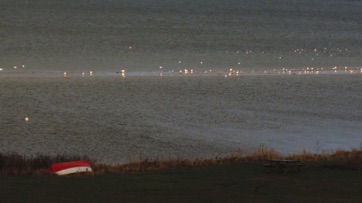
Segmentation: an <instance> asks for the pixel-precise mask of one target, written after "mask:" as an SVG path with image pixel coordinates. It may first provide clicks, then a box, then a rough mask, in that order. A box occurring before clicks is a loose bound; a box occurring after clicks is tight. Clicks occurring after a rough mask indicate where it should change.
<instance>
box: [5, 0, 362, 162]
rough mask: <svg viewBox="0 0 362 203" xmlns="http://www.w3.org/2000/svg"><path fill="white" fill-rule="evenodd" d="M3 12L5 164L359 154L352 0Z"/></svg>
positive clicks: (19, 1) (48, 5)
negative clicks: (41, 158)
mask: <svg viewBox="0 0 362 203" xmlns="http://www.w3.org/2000/svg"><path fill="white" fill-rule="evenodd" d="M0 5H1V8H2V12H1V13H0V23H1V30H0V42H1V46H0V53H1V54H0V104H1V106H0V150H1V151H3V152H6V151H14V152H18V153H20V154H25V155H35V154H37V153H45V154H80V155H84V154H85V155H88V156H90V157H94V158H96V159H97V160H98V161H100V162H105V163H124V162H128V161H132V160H139V159H143V158H176V157H180V158H191V159H192V158H205V157H214V156H223V155H228V154H230V153H232V152H235V151H237V150H238V151H242V152H250V151H253V150H255V149H256V148H258V147H259V146H260V144H265V145H267V146H269V147H271V148H274V149H276V150H278V151H280V152H281V153H284V154H288V153H298V152H301V151H303V150H307V151H310V152H318V153H320V152H330V151H333V150H336V149H351V148H360V147H361V142H360V139H359V136H360V135H361V133H360V132H362V131H361V130H362V129H361V128H362V126H361V123H362V122H361V115H362V112H361V110H360V106H361V101H362V100H361V99H362V98H361V95H362V94H361V91H362V84H361V83H362V82H361V81H362V80H361V77H362V74H361V65H362V60H361V59H362V50H361V48H362V46H361V44H362V34H361V33H362V32H361V30H362V23H361V19H362V13H361V12H360V10H361V8H362V3H361V2H360V1H353V0H344V1H340V0H338V1H337V0H329V1H322V0H315V1H286V0H271V1H270V0H268V1H266V0H257V1H251V0H250V1H249V0H246V1H234V0H227V1H201V0H198V1H176V0H172V1H157V0H155V1H121V2H119V1H112V0H108V1H99V0H89V1H86V0H78V1H68V0H65V1H45V0H44V1H42V0H39V1H26V0H15V1H8V0H4V1H1V2H0ZM160 66H162V68H160ZM185 69H187V71H188V73H187V74H186V73H185ZM230 69H232V71H230ZM121 70H125V71H126V74H125V76H126V77H122V76H121V74H120V71H121ZM191 70H192V71H193V74H191ZM91 71H92V73H93V74H94V75H93V76H90V75H89V74H90V72H91ZM180 71H181V73H180ZM335 71H336V73H335ZM160 72H162V75H163V77H160ZM82 73H84V77H82ZM65 74H66V76H67V77H64V75H65ZM229 74H230V75H229Z"/></svg>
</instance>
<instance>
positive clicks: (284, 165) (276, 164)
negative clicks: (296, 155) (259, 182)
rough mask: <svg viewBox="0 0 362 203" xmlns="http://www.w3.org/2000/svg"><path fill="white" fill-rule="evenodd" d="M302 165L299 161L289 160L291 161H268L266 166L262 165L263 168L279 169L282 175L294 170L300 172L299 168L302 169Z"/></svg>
mask: <svg viewBox="0 0 362 203" xmlns="http://www.w3.org/2000/svg"><path fill="white" fill-rule="evenodd" d="M303 166H304V164H303V163H301V161H299V160H291V159H269V160H268V162H267V163H266V164H264V167H266V168H268V169H269V171H270V169H273V168H275V169H279V170H281V171H282V172H284V174H287V173H288V172H289V171H290V170H292V169H293V170H296V171H298V172H301V170H300V168H301V167H303Z"/></svg>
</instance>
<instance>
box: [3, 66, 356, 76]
mask: <svg viewBox="0 0 362 203" xmlns="http://www.w3.org/2000/svg"><path fill="white" fill-rule="evenodd" d="M347 74H351V75H358V74H362V67H347V66H346V67H333V68H309V67H306V68H278V69H277V68H274V69H255V70H251V69H250V70H243V69H232V68H231V69H229V70H217V69H215V70H212V69H210V70H194V69H180V70H177V71H175V70H167V71H163V70H162V71H129V72H128V71H126V70H121V71H114V72H113V71H87V72H86V71H83V72H81V71H31V70H19V71H17V70H10V71H9V70H1V71H0V77H65V78H66V77H71V78H77V77H80V78H81V77H177V76H222V77H237V76H261V75H264V76H265V75H270V76H276V75H347Z"/></svg>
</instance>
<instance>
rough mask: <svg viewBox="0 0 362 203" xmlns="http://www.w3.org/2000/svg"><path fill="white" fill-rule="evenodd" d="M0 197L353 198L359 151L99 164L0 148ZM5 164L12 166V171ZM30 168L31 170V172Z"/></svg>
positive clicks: (361, 182)
mask: <svg viewBox="0 0 362 203" xmlns="http://www.w3.org/2000/svg"><path fill="white" fill-rule="evenodd" d="M0 157H1V158H0V171H1V174H2V175H0V198H1V201H2V202H79V201H80V202H104V201H107V202H120V201H123V202H171V201H172V202H360V201H361V199H362V189H361V188H362V173H361V172H362V171H361V166H362V150H351V151H336V152H335V153H332V154H312V153H306V152H305V153H302V154H299V155H291V156H288V157H283V156H281V155H280V154H279V153H277V152H276V151H274V150H270V149H268V148H266V147H261V148H260V149H259V150H258V151H256V152H254V153H252V154H240V153H235V154H233V155H230V156H229V157H221V158H212V159H205V160H182V159H176V160H162V161H161V160H142V161H138V162H134V163H129V164H125V165H104V164H97V163H96V162H95V161H93V162H92V160H90V159H89V158H87V157H77V156H55V157H50V156H43V155H39V156H36V157H22V156H19V155H17V154H14V153H7V154H0ZM269 158H293V159H299V160H302V161H303V163H305V167H303V168H302V172H301V173H298V172H295V171H291V172H290V173H288V174H284V173H282V172H280V171H271V172H268V171H267V170H266V169H265V168H264V167H263V163H264V161H265V160H266V159H269ZM79 159H86V160H89V161H91V162H92V163H93V165H94V166H93V168H94V170H95V172H94V173H93V174H87V175H81V174H79V175H73V176H65V177H59V176H55V175H53V174H50V173H49V172H48V171H47V170H46V169H47V168H48V167H49V164H51V163H56V162H59V161H71V160H79ZM12 170H13V171H12ZM32 170H35V171H38V172H31V171H32Z"/></svg>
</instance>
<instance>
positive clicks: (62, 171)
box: [49, 160, 93, 175]
mask: <svg viewBox="0 0 362 203" xmlns="http://www.w3.org/2000/svg"><path fill="white" fill-rule="evenodd" d="M49 171H51V172H54V173H56V174H58V175H68V174H73V173H84V172H92V171H93V170H92V167H91V165H90V163H89V162H88V161H84V160H82V161H70V162H63V163H56V164H52V165H51V166H50V168H49Z"/></svg>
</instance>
